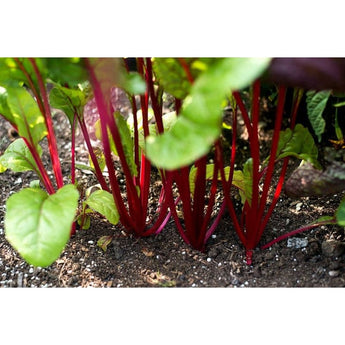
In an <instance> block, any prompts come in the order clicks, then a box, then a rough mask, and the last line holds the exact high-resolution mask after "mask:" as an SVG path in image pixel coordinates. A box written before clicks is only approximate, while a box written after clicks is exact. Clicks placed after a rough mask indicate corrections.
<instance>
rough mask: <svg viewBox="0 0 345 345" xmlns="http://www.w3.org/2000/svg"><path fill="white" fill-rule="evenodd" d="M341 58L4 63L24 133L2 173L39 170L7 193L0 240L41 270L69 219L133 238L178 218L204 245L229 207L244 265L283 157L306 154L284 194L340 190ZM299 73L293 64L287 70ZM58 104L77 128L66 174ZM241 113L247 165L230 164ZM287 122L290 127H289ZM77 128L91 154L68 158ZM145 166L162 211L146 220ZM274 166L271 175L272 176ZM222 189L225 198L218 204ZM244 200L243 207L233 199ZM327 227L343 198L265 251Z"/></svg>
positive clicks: (343, 217) (11, 111)
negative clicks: (168, 102)
mask: <svg viewBox="0 0 345 345" xmlns="http://www.w3.org/2000/svg"><path fill="white" fill-rule="evenodd" d="M320 60H324V61H323V63H321V64H320ZM343 65H344V61H343V59H269V58H136V59H128V58H124V59H121V58H84V59H79V58H60V59H58V58H57V59H56V58H2V59H0V114H1V115H2V116H3V117H4V118H5V119H6V120H7V121H8V122H9V123H10V124H11V125H12V126H13V128H14V129H15V131H17V132H18V134H19V138H18V139H17V140H15V141H13V142H12V143H11V144H10V145H9V146H8V148H7V149H6V151H5V152H4V153H3V155H2V156H0V172H5V171H6V170H7V169H11V170H13V171H15V172H23V171H27V170H33V171H34V172H35V173H36V174H37V176H38V180H37V181H32V183H31V185H30V187H29V188H25V189H23V190H21V191H20V192H18V193H15V194H13V195H11V196H10V197H9V198H8V200H7V202H6V215H5V233H6V238H7V239H8V241H9V242H10V243H11V245H12V246H13V247H14V248H15V249H16V250H17V251H18V252H19V253H20V255H21V256H22V257H23V258H24V259H25V260H26V261H27V262H29V263H30V264H33V265H36V266H42V267H44V266H48V265H50V264H52V263H53V262H54V261H55V260H56V259H57V258H58V257H59V255H60V254H61V252H62V250H63V248H64V246H65V245H66V243H67V242H68V240H69V238H70V236H71V235H73V234H74V232H75V231H76V229H78V228H81V229H87V228H88V227H89V226H90V222H91V221H92V214H94V213H97V214H100V215H102V216H103V217H105V218H106V219H107V220H108V221H109V222H110V223H111V224H114V225H117V228H120V229H121V230H123V231H125V232H126V233H127V234H131V235H133V236H136V237H143V236H150V235H154V234H158V233H159V232H160V231H162V230H163V229H164V226H165V225H166V223H167V221H168V220H169V219H170V217H172V218H173V219H174V221H175V224H176V228H177V230H178V231H179V233H180V235H181V237H182V238H183V240H184V241H185V242H186V243H188V244H189V245H191V246H192V247H194V248H195V249H198V250H200V251H204V250H205V249H206V244H207V240H208V239H209V237H210V236H211V235H212V233H213V232H214V231H215V230H216V228H217V225H218V223H219V221H220V220H221V217H222V215H223V214H224V212H225V211H226V210H227V211H228V212H229V215H230V217H231V219H232V221H233V228H234V230H235V231H236V233H237V235H238V237H239V239H240V241H241V242H242V243H243V245H244V247H245V250H246V257H247V263H248V264H251V263H252V253H253V250H254V249H255V248H256V247H257V246H258V245H259V243H260V240H261V237H262V234H263V232H264V230H265V228H266V226H267V223H268V221H269V219H270V217H271V215H272V212H273V211H274V208H275V205H276V203H277V201H278V199H279V196H280V194H281V192H282V190H283V186H284V181H285V178H286V172H287V168H288V164H289V160H290V159H292V158H293V159H298V160H300V161H301V165H300V167H299V168H298V169H297V170H296V171H294V172H293V174H292V175H291V176H290V177H289V178H288V179H287V181H286V184H285V189H286V192H287V193H289V194H290V195H293V196H296V197H299V196H305V195H323V194H326V193H328V192H330V191H331V192H334V193H335V192H337V191H342V190H344V189H345V163H344V156H343V155H342V156H341V154H342V153H343V150H344V147H345V141H344V136H343V131H342V125H341V123H343V122H341V121H342V119H341V116H340V115H339V114H340V111H339V112H338V110H339V109H342V107H343V106H344V104H345V103H344V102H343V98H344V95H343V94H342V92H343V91H344V90H345V85H344V84H345V77H344V78H342V79H341V78H339V73H340V75H343V74H344V73H345V72H344V71H345V69H344V66H343ZM325 66H326V67H325ZM306 67H308V68H306ZM296 70H297V71H299V73H293V72H294V71H296ZM291 71H292V72H291ZM316 76H317V77H316ZM265 90H266V91H267V90H269V92H270V97H272V99H274V102H275V104H276V113H275V118H274V130H273V135H272V139H271V140H272V141H271V148H270V152H269V155H268V157H263V155H262V152H261V148H260V147H261V146H260V136H259V123H260V114H261V110H260V109H261V102H262V98H263V94H264V92H265ZM119 92H122V93H124V94H125V95H126V96H127V98H128V100H129V102H130V104H131V110H132V112H131V114H129V115H128V116H124V114H122V113H121V111H119V107H118V104H116V99H115V100H114V97H113V95H114V94H117V93H119ZM288 93H290V94H291V95H292V96H291V97H290V98H291V102H290V103H291V104H288V103H289V102H287V95H288ZM166 97H170V98H171V99H173V106H172V109H170V110H169V111H168V112H166V111H164V100H165V98H166ZM91 100H93V101H94V102H95V103H96V106H97V115H98V120H97V121H96V122H95V124H94V128H93V134H95V136H96V137H97V139H98V141H99V142H100V143H101V145H100V146H97V147H96V146H95V145H94V142H93V140H92V139H91V136H92V133H91V132H90V129H88V127H87V125H86V121H85V116H87V114H86V113H85V111H84V109H85V106H86V105H87V104H88V102H90V101H91ZM301 102H305V104H306V106H307V113H308V121H309V123H310V126H309V127H310V128H309V129H308V128H307V127H305V126H303V125H302V124H301V123H300V122H299V121H298V114H299V113H298V109H299V106H300V105H301ZM327 105H328V106H329V105H330V106H331V109H332V110H334V116H333V117H331V119H328V118H327V119H324V117H323V114H324V111H325V108H326V106H327ZM225 107H228V108H230V109H231V110H232V117H231V126H226V125H225V123H224V119H223V114H224V108H225ZM54 109H59V110H61V111H62V112H63V113H64V114H65V115H66V118H67V121H68V123H69V125H70V128H71V139H70V140H71V162H70V175H69V176H63V173H62V169H61V165H60V160H59V152H58V149H57V139H56V135H55V131H54V118H53V116H54V115H53V113H54ZM239 119H242V120H243V122H244V128H245V131H246V133H247V136H248V145H249V147H250V157H249V158H248V159H247V160H245V161H244V162H242V164H241V166H237V165H235V161H236V159H237V158H238V150H237V141H238V137H239V135H238V120H239ZM330 121H331V122H332V124H333V126H334V129H335V130H334V133H335V137H333V138H329V139H330V140H331V144H332V145H333V149H334V150H333V151H332V152H333V153H334V152H335V151H336V154H333V156H332V157H331V158H328V163H329V164H327V166H325V165H322V164H320V162H319V160H318V147H317V143H316V141H315V139H316V140H317V141H321V139H322V138H323V136H324V135H325V128H326V123H328V122H330ZM284 123H288V126H286V128H285V127H284V125H283V124H284ZM77 128H79V129H80V131H81V132H82V134H83V138H84V141H85V144H86V147H87V150H88V153H89V164H85V165H80V164H79V165H78V164H77V163H76V157H75V156H76V154H75V142H76V130H77ZM224 128H226V130H223V129H224ZM310 129H311V131H310ZM43 140H46V142H47V145H48V149H49V157H50V161H51V166H49V167H48V166H46V165H45V162H43V160H42V147H41V143H42V141H43ZM226 150H228V151H229V152H230V154H225V152H226ZM115 156H116V157H118V158H117V159H118V162H119V163H120V166H121V170H122V173H123V176H124V181H125V190H123V187H122V186H121V184H120V181H119V178H118V174H117V171H116V168H115V164H114V157H115ZM337 157H340V158H337ZM49 169H51V170H52V171H53V174H50V173H49ZM76 169H89V170H91V171H92V172H93V173H94V175H95V177H96V179H97V182H98V184H97V185H96V186H89V188H87V189H86V190H82V189H81V187H80V185H79V183H78V181H77V178H76ZM105 170H106V171H107V176H105ZM153 171H154V173H155V176H159V180H160V181H159V182H160V186H161V187H160V188H161V190H160V196H159V198H158V200H156V201H155V202H156V205H155V207H156V209H157V212H156V216H155V217H154V219H150V218H149V217H148V206H149V203H150V198H149V195H150V189H151V188H152V185H151V178H152V173H153ZM274 174H277V176H278V182H277V185H273V181H274V179H273V176H274ZM272 190H273V192H272ZM219 195H221V197H222V201H221V207H220V208H217V207H216V198H217V196H219ZM238 198H239V199H240V200H241V210H240V212H239V210H238V209H237V208H236V207H235V205H234V204H235V201H234V199H238ZM328 223H331V224H339V225H341V226H345V200H343V201H342V203H341V204H340V205H339V208H338V210H337V211H336V213H335V214H334V215H331V216H329V217H325V218H322V219H318V220H316V221H315V222H314V223H312V224H310V225H309V226H306V227H303V228H300V229H297V230H295V231H294V232H291V233H288V234H285V235H284V236H283V237H281V238H278V239H274V240H273V241H272V242H270V243H268V244H266V245H264V246H262V248H267V247H268V246H270V245H272V244H273V243H275V242H277V241H279V240H281V239H282V238H285V237H286V236H291V235H292V234H295V233H298V232H301V231H305V230H307V229H309V228H311V227H315V226H318V225H320V224H328ZM111 240H112V237H111V236H108V237H102V238H101V239H99V241H98V244H99V246H100V247H101V248H102V249H103V250H106V248H107V245H108V244H109V243H110V241H111Z"/></svg>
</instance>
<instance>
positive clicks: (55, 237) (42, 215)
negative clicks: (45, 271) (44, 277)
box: [5, 185, 79, 267]
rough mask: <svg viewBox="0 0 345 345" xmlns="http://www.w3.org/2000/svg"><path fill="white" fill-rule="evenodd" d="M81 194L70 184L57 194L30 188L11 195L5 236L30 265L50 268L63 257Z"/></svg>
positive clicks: (6, 217)
mask: <svg viewBox="0 0 345 345" xmlns="http://www.w3.org/2000/svg"><path fill="white" fill-rule="evenodd" d="M78 196H79V195H78V192H77V190H76V188H75V187H74V186H73V185H66V186H64V187H62V188H61V189H59V190H58V191H57V192H56V193H55V194H53V195H48V194H47V193H46V192H45V191H43V190H41V189H39V188H26V189H23V190H21V191H20V192H18V193H16V194H13V195H12V196H10V197H9V198H8V200H7V203H6V215H5V235H6V238H7V240H8V241H9V242H10V243H11V245H12V246H13V247H14V248H15V249H16V250H17V251H18V252H19V254H20V255H21V256H22V257H23V258H24V259H25V260H26V261H27V262H28V263H29V264H31V265H34V266H41V267H46V266H49V265H51V264H52V263H53V262H54V261H55V260H56V259H57V258H58V257H59V255H60V254H61V252H62V250H63V248H64V247H65V245H66V243H67V241H68V239H69V236H70V231H71V226H72V223H73V219H74V215H75V212H76V208H77V205H78Z"/></svg>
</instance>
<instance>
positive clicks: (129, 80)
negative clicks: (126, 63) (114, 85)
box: [119, 72, 146, 95]
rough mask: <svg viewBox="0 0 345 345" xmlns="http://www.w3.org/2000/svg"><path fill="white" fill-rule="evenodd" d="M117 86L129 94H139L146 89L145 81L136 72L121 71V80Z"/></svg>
mask: <svg viewBox="0 0 345 345" xmlns="http://www.w3.org/2000/svg"><path fill="white" fill-rule="evenodd" d="M119 86H120V87H122V88H123V89H124V90H125V91H126V92H128V93H129V94H130V95H140V94H143V93H145V91H146V83H145V81H144V80H143V78H142V77H141V75H140V74H139V73H137V72H130V73H123V81H121V83H120V85H119Z"/></svg>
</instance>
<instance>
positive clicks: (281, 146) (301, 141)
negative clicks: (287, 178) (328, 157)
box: [266, 124, 319, 167]
mask: <svg viewBox="0 0 345 345" xmlns="http://www.w3.org/2000/svg"><path fill="white" fill-rule="evenodd" d="M317 155H318V150H317V147H316V145H315V142H314V139H313V137H312V135H311V134H310V132H309V131H308V129H307V128H305V127H303V126H302V125H301V124H297V125H296V126H295V128H294V129H293V130H291V129H290V128H287V129H286V130H285V131H281V132H280V137H279V143H278V150H277V158H276V159H277V160H278V159H282V158H285V157H288V156H293V157H296V158H298V159H302V160H305V161H308V162H310V163H312V164H313V165H315V166H317V167H319V163H318V161H317ZM267 160H268V159H267ZM267 160H266V161H267Z"/></svg>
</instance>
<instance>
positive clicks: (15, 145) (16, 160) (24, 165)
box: [0, 138, 42, 172]
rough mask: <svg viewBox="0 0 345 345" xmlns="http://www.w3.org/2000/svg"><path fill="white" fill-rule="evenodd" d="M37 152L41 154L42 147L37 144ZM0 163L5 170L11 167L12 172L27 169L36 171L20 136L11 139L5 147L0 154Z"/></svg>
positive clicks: (32, 159)
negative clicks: (13, 139)
mask: <svg viewBox="0 0 345 345" xmlns="http://www.w3.org/2000/svg"><path fill="white" fill-rule="evenodd" d="M37 152H38V154H39V155H40V156H41V154H42V148H41V147H40V146H39V145H37ZM0 165H2V166H3V167H4V168H5V170H6V169H11V170H12V171H14V172H23V171H28V170H34V171H36V172H37V171H38V168H37V165H36V163H35V160H34V158H33V157H32V154H31V152H30V150H29V149H28V147H27V146H26V144H25V142H24V140H23V139H22V138H19V139H17V140H15V141H13V142H12V143H11V144H10V145H9V146H8V147H7V149H6V151H5V152H4V154H3V155H1V156H0ZM5 170H3V171H5ZM0 172H1V171H0Z"/></svg>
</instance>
